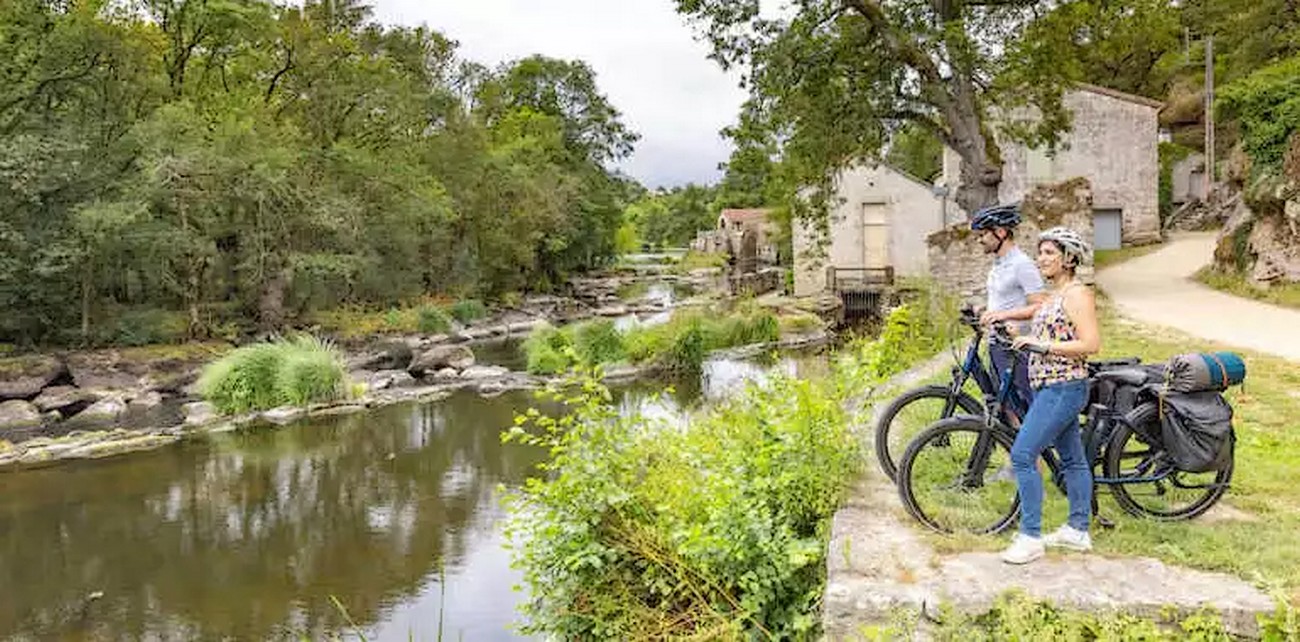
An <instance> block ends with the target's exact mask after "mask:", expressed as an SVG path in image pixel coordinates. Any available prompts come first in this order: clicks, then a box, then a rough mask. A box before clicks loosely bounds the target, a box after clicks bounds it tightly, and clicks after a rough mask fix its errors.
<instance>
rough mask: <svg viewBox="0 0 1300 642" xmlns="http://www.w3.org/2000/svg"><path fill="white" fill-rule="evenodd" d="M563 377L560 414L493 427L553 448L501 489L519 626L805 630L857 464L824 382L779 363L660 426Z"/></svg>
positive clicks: (711, 633)
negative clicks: (783, 372)
mask: <svg viewBox="0 0 1300 642" xmlns="http://www.w3.org/2000/svg"><path fill="white" fill-rule="evenodd" d="M700 335H701V325H700V324H699V323H697V322H692V323H690V324H688V327H687V331H686V332H685V334H684V335H683V336H693V337H696V338H695V339H692V340H691V341H688V343H689V342H693V341H698V340H699V337H700ZM574 383H578V384H580V388H579V390H580V392H578V393H576V394H575V393H574V392H573V390H574V388H567V389H566V390H565V391H564V392H565V394H564V396H565V398H566V400H567V402H568V404H569V407H570V408H573V409H574V411H573V414H572V415H570V416H568V417H564V418H560V419H554V418H550V417H547V416H544V415H542V414H541V413H538V412H536V411H529V413H528V414H527V415H525V416H522V417H520V418H519V419H518V420H517V424H519V426H520V427H518V428H516V429H515V430H513V431H511V432H510V433H508V434H507V436H506V439H507V440H520V441H524V442H527V443H533V444H538V445H542V446H546V447H548V448H549V449H550V452H551V453H552V454H553V459H552V460H551V461H550V462H548V463H547V464H545V465H544V469H545V473H544V474H542V475H539V476H538V477H537V478H535V479H534V480H532V481H531V482H530V483H529V484H528V485H527V486H526V487H525V489H524V490H523V491H522V492H521V493H519V494H515V495H512V496H511V497H510V498H509V500H508V502H507V505H508V506H509V510H510V512H511V519H510V521H509V523H508V525H507V527H506V533H507V537H508V538H509V539H510V540H511V543H512V546H513V549H514V551H515V553H514V555H515V561H516V562H517V563H518V564H519V566H520V568H521V569H522V570H523V573H524V579H525V582H526V583H527V584H528V585H529V587H530V589H531V590H530V591H529V595H530V598H529V601H528V602H527V603H526V604H525V605H524V607H523V610H524V612H525V614H526V615H527V617H528V622H527V625H526V628H525V632H526V633H530V634H542V635H543V636H545V637H551V638H555V639H588V640H590V639H685V638H693V639H814V638H815V637H816V627H817V622H818V619H819V618H818V605H819V603H820V597H821V593H822V585H823V584H824V582H825V555H826V538H827V537H828V526H829V518H830V516H831V515H832V513H833V512H834V510H835V509H836V507H837V506H838V505H839V503H840V501H841V500H842V498H843V497H844V494H845V491H846V490H847V488H848V487H849V485H850V483H851V482H852V480H853V479H854V477H855V476H856V474H857V471H858V470H859V465H860V463H859V462H860V454H859V450H858V449H859V446H858V440H856V439H854V437H853V433H852V431H851V429H850V425H851V423H852V422H851V421H849V417H848V416H847V413H845V411H844V410H843V406H842V405H841V401H842V400H841V399H840V398H838V397H837V396H835V394H834V392H835V390H834V389H833V388H831V389H828V388H823V387H822V386H821V385H819V384H817V383H814V382H810V381H801V380H796V379H792V378H786V377H779V376H778V377H774V378H773V379H771V380H770V381H769V382H768V383H767V384H765V385H763V386H749V387H747V388H745V389H744V390H743V392H741V393H740V394H739V395H738V396H737V398H735V399H734V400H732V401H730V402H725V403H724V404H723V405H721V406H718V407H715V408H713V409H711V410H709V411H708V412H707V413H706V414H704V415H702V416H700V417H698V418H697V419H696V420H695V421H693V422H692V423H690V424H688V425H686V426H684V427H683V428H682V429H680V430H665V429H663V428H662V427H661V426H658V425H656V424H654V423H653V422H651V421H649V420H645V419H643V418H640V417H635V416H633V417H620V416H619V415H618V413H617V412H616V411H615V409H614V408H613V407H612V406H611V405H610V404H609V402H608V399H609V395H608V391H607V390H605V389H604V388H603V387H602V386H600V385H599V384H598V383H596V382H594V381H592V380H590V379H587V380H582V381H577V382H574ZM530 428H531V429H540V434H538V433H537V432H536V431H531V432H530V431H529V430H526V429H530Z"/></svg>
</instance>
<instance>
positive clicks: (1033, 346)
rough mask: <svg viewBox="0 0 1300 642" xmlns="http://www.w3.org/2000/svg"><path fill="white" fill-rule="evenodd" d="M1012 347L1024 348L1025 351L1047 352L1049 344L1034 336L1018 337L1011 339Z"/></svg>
mask: <svg viewBox="0 0 1300 642" xmlns="http://www.w3.org/2000/svg"><path fill="white" fill-rule="evenodd" d="M1011 347H1012V348H1014V349H1016V350H1024V351H1025V352H1037V353H1038V354H1047V346H1046V345H1044V344H1043V343H1042V342H1040V341H1039V340H1038V339H1035V338H1033V337H1023V336H1022V337H1016V338H1015V339H1012V340H1011Z"/></svg>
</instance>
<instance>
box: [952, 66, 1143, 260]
mask: <svg viewBox="0 0 1300 642" xmlns="http://www.w3.org/2000/svg"><path fill="white" fill-rule="evenodd" d="M1062 102H1063V104H1064V106H1065V107H1066V108H1067V109H1068V110H1069V111H1070V113H1071V114H1072V117H1073V122H1072V129H1071V131H1070V132H1069V133H1067V134H1066V135H1065V140H1064V143H1065V144H1064V145H1063V146H1062V147H1061V148H1060V149H1058V151H1057V153H1056V154H1055V155H1054V156H1049V155H1047V153H1046V151H1045V150H1038V149H1030V148H1028V147H1026V146H1024V145H1020V144H1014V143H1011V142H1010V141H1006V140H1003V138H1002V137H1001V136H999V137H998V145H999V147H1000V148H1001V151H1002V158H1003V161H1004V165H1003V168H1002V172H1003V175H1002V183H1001V184H1000V185H999V186H998V200H999V201H1000V202H1003V203H1014V202H1016V201H1018V200H1020V199H1021V198H1022V196H1023V195H1025V194H1027V193H1028V192H1029V191H1030V190H1031V189H1033V188H1034V187H1035V186H1036V185H1042V184H1050V183H1055V182H1060V181H1065V180H1069V179H1072V178H1076V177H1078V178H1086V179H1088V181H1089V183H1090V184H1091V186H1092V193H1093V207H1094V208H1096V209H1115V210H1120V211H1121V213H1122V224H1123V232H1122V234H1123V243H1124V245H1142V244H1146V243H1154V242H1158V241H1159V240H1160V205H1159V200H1160V198H1159V178H1160V163H1159V158H1158V153H1157V144H1158V131H1157V130H1158V128H1159V124H1158V122H1157V107H1155V106H1154V103H1152V102H1149V101H1144V99H1142V98H1139V97H1128V98H1126V97H1122V95H1121V94H1118V93H1117V92H1110V91H1107V90H1104V89H1100V88H1084V89H1079V90H1076V91H1071V92H1069V93H1067V94H1065V96H1064V97H1063V98H1062ZM1016 118H1017V119H1018V120H1019V119H1028V117H1027V116H1026V115H1025V114H1019V113H1017V114H1016ZM943 166H944V180H945V182H946V183H947V184H948V185H953V186H956V185H957V183H958V180H959V169H960V160H959V158H958V157H957V153H956V152H954V151H953V150H951V149H947V148H945V150H944V162H943ZM1090 238H1091V237H1090Z"/></svg>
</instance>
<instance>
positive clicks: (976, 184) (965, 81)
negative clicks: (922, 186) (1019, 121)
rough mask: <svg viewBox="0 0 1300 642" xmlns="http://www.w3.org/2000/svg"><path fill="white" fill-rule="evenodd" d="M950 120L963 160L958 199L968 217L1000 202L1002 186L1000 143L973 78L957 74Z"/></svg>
mask: <svg viewBox="0 0 1300 642" xmlns="http://www.w3.org/2000/svg"><path fill="white" fill-rule="evenodd" d="M951 86H952V99H951V101H950V102H949V103H948V105H947V107H948V108H947V110H946V111H947V112H948V113H947V118H946V120H947V121H948V123H949V126H950V128H951V131H952V138H953V140H952V144H953V149H954V151H956V152H957V155H958V156H960V157H961V170H960V173H959V176H960V179H959V182H958V185H957V194H956V196H955V200H956V202H957V205H959V206H960V207H961V208H962V209H963V210H966V214H967V215H971V214H974V213H975V212H976V210H978V209H980V208H981V207H986V206H988V205H994V204H996V203H997V202H998V185H1000V184H1001V183H1002V159H1001V154H1000V153H999V150H998V147H997V143H996V142H994V140H993V136H992V135H990V134H989V132H988V129H987V128H986V127H985V124H984V119H983V114H981V113H980V108H979V104H978V102H977V100H976V97H975V87H974V84H973V83H972V82H971V79H970V77H968V76H965V75H963V74H960V73H959V74H955V75H954V76H953V78H952V80H951Z"/></svg>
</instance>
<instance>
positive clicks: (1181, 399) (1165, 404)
mask: <svg viewBox="0 0 1300 642" xmlns="http://www.w3.org/2000/svg"><path fill="white" fill-rule="evenodd" d="M1160 437H1161V441H1163V442H1164V447H1165V451H1166V452H1168V453H1169V455H1170V457H1172V458H1173V460H1174V464H1175V465H1176V466H1177V467H1178V470H1181V471H1184V472H1189V473H1204V472H1209V471H1215V470H1223V468H1224V467H1225V466H1227V465H1228V462H1230V461H1231V460H1232V446H1233V442H1234V441H1235V440H1236V435H1235V434H1234V433H1233V430H1232V406H1230V405H1228V402H1227V400H1225V399H1224V398H1223V395H1221V394H1219V393H1218V392H1214V391H1205V392H1189V393H1169V394H1166V395H1164V396H1163V397H1162V398H1161V400H1160Z"/></svg>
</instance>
